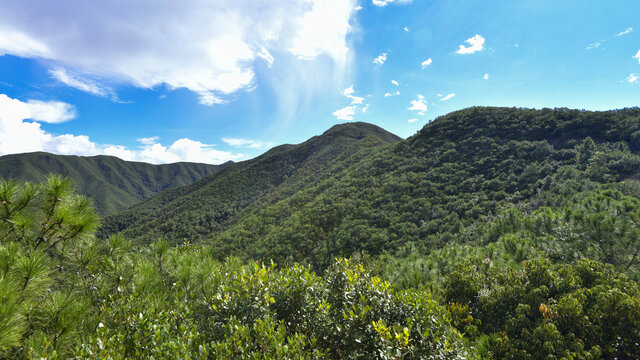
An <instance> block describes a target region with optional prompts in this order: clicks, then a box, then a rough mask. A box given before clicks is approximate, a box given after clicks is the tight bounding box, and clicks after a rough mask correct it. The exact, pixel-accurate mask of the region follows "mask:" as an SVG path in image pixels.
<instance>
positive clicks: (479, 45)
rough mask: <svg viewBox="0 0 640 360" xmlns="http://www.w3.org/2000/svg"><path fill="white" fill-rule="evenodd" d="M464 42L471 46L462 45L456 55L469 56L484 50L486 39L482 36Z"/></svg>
mask: <svg viewBox="0 0 640 360" xmlns="http://www.w3.org/2000/svg"><path fill="white" fill-rule="evenodd" d="M464 42H466V43H467V44H469V46H464V45H460V47H459V48H458V50H457V51H456V54H462V55H467V54H473V53H476V52H478V51H482V50H484V42H485V39H484V38H483V37H482V36H481V35H475V36H473V37H470V38H468V39H467V40H465V41H464Z"/></svg>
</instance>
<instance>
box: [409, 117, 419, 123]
mask: <svg viewBox="0 0 640 360" xmlns="http://www.w3.org/2000/svg"><path fill="white" fill-rule="evenodd" d="M407 121H408V122H410V123H414V122H416V121H418V119H416V118H413V119H409V120H407Z"/></svg>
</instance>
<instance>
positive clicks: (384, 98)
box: [0, 0, 640, 163]
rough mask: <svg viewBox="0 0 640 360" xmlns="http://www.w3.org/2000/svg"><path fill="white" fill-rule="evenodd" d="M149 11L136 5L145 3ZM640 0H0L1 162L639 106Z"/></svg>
mask: <svg viewBox="0 0 640 360" xmlns="http://www.w3.org/2000/svg"><path fill="white" fill-rule="evenodd" d="M132 4H134V5H132ZM638 14H640V2H638V1H631V0H629V1H616V0H612V1H607V2H604V1H601V0H598V1H595V0H580V1H578V0H567V1H547V0H535V1H534V0H519V1H505V0H491V1H453V0H413V1H407V0H404V1H403V0H395V1H391V0H287V1H279V0H252V1H237V0H235V1H231V0H218V1H216V2H215V4H213V3H212V2H210V1H204V0H189V1H180V2H171V3H169V4H168V5H165V6H159V5H158V4H157V2H154V1H151V0H140V1H136V2H130V1H125V0H114V1H110V2H97V3H93V2H92V3H89V2H85V1H81V0H60V1H56V2H42V1H37V0H24V1H20V2H12V1H8V2H2V3H0V155H4V154H9V153H20V152H28V151H48V152H54V153H59V154H75V155H98V154H108V155H115V156H119V157H121V158H124V159H126V160H135V161H145V162H152V163H167V162H175V161H198V162H208V163H221V162H224V161H227V160H235V161H238V160H245V159H248V158H251V157H254V156H257V155H259V154H261V153H263V152H264V151H266V150H267V149H268V148H270V147H272V146H274V145H279V144H283V143H299V142H302V141H304V140H306V139H307V138H309V137H311V136H314V135H317V134H320V133H322V132H323V131H324V130H326V129H328V128H329V127H331V126H332V125H334V124H337V123H343V122H347V121H366V122H370V123H374V124H377V125H379V126H382V127H383V128H385V129H387V130H389V131H391V132H393V133H395V134H397V135H400V136H402V137H407V136H410V135H412V134H413V133H415V132H416V131H417V130H419V129H420V128H421V127H423V126H424V125H425V124H426V123H428V122H429V121H431V120H433V119H434V118H435V117H437V116H440V115H443V114H446V113H448V112H451V111H454V110H458V109H462V108H466V107H469V106H475V105H480V106H483V105H491V106H518V107H534V108H542V107H569V108H579V109H591V110H607V109H615V108H623V107H631V106H638V105H640V17H638Z"/></svg>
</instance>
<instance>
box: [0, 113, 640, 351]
mask: <svg viewBox="0 0 640 360" xmlns="http://www.w3.org/2000/svg"><path fill="white" fill-rule="evenodd" d="M638 151H640V109H624V110H617V111H608V112H588V111H579V110H569V109H543V110H529V109H515V108H470V109H465V110H461V111H457V112H454V113H451V114H449V115H446V116H443V117H440V118H438V119H435V120H434V121H433V122H432V123H430V124H427V125H426V126H425V127H424V128H423V129H422V130H421V131H420V132H418V133H417V134H416V135H414V136H412V137H410V138H408V139H406V140H402V139H399V138H397V137H396V136H394V135H392V134H390V133H388V132H386V131H384V130H382V129H380V128H378V127H375V126H373V125H370V124H363V123H349V124H344V125H337V126H335V127H333V128H331V129H330V130H328V131H327V132H325V133H324V134H322V135H321V136H317V137H314V138H312V139H310V140H309V141H307V142H305V143H302V144H299V145H283V146H280V147H277V148H274V149H272V150H270V151H269V152H267V153H265V154H264V155H262V156H260V157H258V158H256V159H253V160H249V161H245V162H240V163H236V164H232V165H229V166H227V167H226V168H224V169H222V170H221V171H219V172H216V173H215V174H212V175H209V176H207V177H205V178H203V179H201V180H199V181H197V182H195V183H193V184H191V185H187V186H184V187H179V188H175V189H171V190H168V191H165V192H162V193H160V194H159V195H157V196H155V197H153V198H151V199H149V200H146V201H144V202H142V203H139V204H137V205H134V206H133V207H131V208H129V209H127V210H125V211H123V212H121V213H118V214H115V215H111V216H107V217H105V218H103V219H100V217H99V216H98V215H97V213H96V212H95V210H94V209H93V207H92V204H91V200H90V199H87V198H86V197H83V196H78V195H75V194H74V190H73V186H72V183H71V181H70V180H69V179H63V178H61V177H57V176H51V177H49V178H48V179H47V181H45V182H43V183H40V184H31V183H27V184H23V183H20V182H16V181H7V180H3V181H2V182H1V183H0V218H2V221H1V222H0V294H1V295H0V358H23V357H29V358H69V357H79V358H99V359H102V358H113V359H124V358H132V359H134V358H151V357H153V358H156V359H157V358H166V359H175V358H203V359H204V358H211V359H224V358H243V359H262V358H267V359H302V358H331V359H342V358H360V359H370V358H380V359H399V358H407V359H414V358H415V359H468V358H473V359H475V358H477V359H505V358H506V359H561V358H564V359H600V358H603V359H637V358H640V345H639V343H640V287H639V285H638V281H639V280H640V271H639V269H638V264H639V263H640V230H639V227H640V181H639V179H640V178H639V175H640V172H639V171H640V154H639V152H638Z"/></svg>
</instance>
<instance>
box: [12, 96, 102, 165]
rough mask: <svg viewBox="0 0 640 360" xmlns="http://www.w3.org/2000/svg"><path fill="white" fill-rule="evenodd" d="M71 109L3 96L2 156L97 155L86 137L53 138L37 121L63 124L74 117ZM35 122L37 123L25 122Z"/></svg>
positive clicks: (54, 136)
mask: <svg viewBox="0 0 640 360" xmlns="http://www.w3.org/2000/svg"><path fill="white" fill-rule="evenodd" d="M69 109H72V107H71V105H69V104H66V103H60V102H42V101H29V102H22V101H20V100H17V99H12V98H10V97H8V96H7V95H5V94H0V155H6V154H15V153H23V152H33V151H49V152H55V153H58V154H88V155H95V154H97V153H98V152H97V149H96V147H95V145H94V144H93V143H91V142H90V141H89V138H88V137H86V136H73V135H68V134H65V135H58V136H56V135H53V134H50V133H47V132H46V131H44V130H43V129H42V128H41V127H40V124H39V123H38V122H37V121H43V122H51V123H59V122H62V121H66V120H69V119H71V118H72V117H73V114H72V112H70V111H69ZM27 119H31V120H34V121H32V122H31V121H25V120H27Z"/></svg>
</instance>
